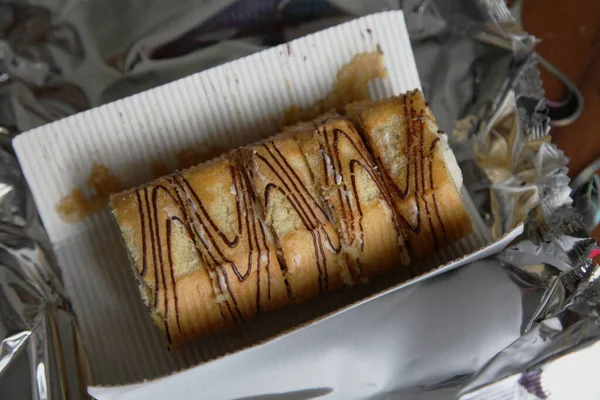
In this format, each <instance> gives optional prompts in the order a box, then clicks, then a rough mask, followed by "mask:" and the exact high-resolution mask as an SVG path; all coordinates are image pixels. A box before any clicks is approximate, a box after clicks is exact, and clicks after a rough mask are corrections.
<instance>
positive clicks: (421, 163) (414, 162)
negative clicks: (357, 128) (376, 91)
mask: <svg viewBox="0 0 600 400" xmlns="http://www.w3.org/2000/svg"><path fill="white" fill-rule="evenodd" d="M409 98H410V99H409ZM402 102H403V104H402V108H403V114H404V128H405V132H406V135H405V136H406V143H405V153H404V158H405V159H406V160H407V163H406V180H405V182H404V187H403V188H402V187H401V185H399V184H398V183H397V182H395V181H394V179H392V177H390V175H389V171H388V170H387V169H386V168H381V169H380V171H381V174H382V175H383V177H384V180H385V182H386V184H387V186H388V187H389V188H390V190H391V191H392V192H393V194H394V195H395V196H396V197H397V198H398V199H399V200H400V201H402V202H409V203H411V204H413V205H414V206H415V208H416V217H415V218H416V221H415V222H414V223H411V222H410V221H409V220H408V218H407V216H406V215H398V217H399V218H400V220H401V221H402V222H403V225H404V226H405V227H407V228H408V229H409V230H410V231H412V232H414V233H416V234H420V233H421V230H422V225H423V213H422V208H424V209H425V217H426V218H427V221H428V222H429V227H430V231H431V234H432V238H433V243H434V251H435V250H438V249H439V248H441V247H442V246H443V245H445V244H447V243H449V240H448V237H447V233H446V229H445V227H444V224H443V221H442V216H441V213H440V210H439V204H438V200H437V197H436V195H435V182H434V173H433V158H434V153H435V150H436V148H437V146H438V144H439V140H440V139H439V137H436V138H435V139H434V140H433V141H432V143H431V145H430V147H429V149H428V152H427V153H425V126H424V120H425V107H421V109H420V110H419V111H417V110H416V108H415V104H414V99H413V96H402ZM363 126H364V124H363ZM375 159H376V162H377V163H378V164H379V165H381V166H385V163H384V162H383V161H382V159H381V158H380V157H376V158H375ZM426 167H428V168H426ZM426 169H427V173H428V174H429V176H428V179H427V178H426ZM411 174H412V176H411ZM411 178H412V179H411ZM411 183H412V184H411ZM427 184H429V186H427ZM428 195H431V199H432V202H431V203H433V209H431V208H430V203H429V202H428V201H427V198H426V196H428ZM434 212H435V215H433V213H434ZM434 218H437V219H438V220H439V222H440V227H441V232H439V231H438V230H436V227H435V225H434V223H433V219H434ZM440 242H442V243H440ZM407 244H408V245H410V242H409V243H407Z"/></svg>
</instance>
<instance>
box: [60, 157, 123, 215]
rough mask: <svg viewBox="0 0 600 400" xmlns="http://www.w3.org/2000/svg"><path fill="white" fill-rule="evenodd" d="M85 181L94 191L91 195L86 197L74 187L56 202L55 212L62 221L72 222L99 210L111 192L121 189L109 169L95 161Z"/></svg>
mask: <svg viewBox="0 0 600 400" xmlns="http://www.w3.org/2000/svg"><path fill="white" fill-rule="evenodd" d="M87 183H88V185H89V187H90V189H92V191H93V192H94V194H93V195H92V196H91V197H89V198H86V197H85V196H84V195H83V193H82V192H81V190H80V189H74V190H73V191H71V193H69V194H68V195H67V196H65V197H63V198H62V199H60V200H59V202H58V203H57V204H56V212H57V213H58V216H59V217H60V219H62V220H63V221H64V222H66V223H68V224H74V223H77V222H79V221H81V220H83V219H84V218H85V217H87V216H88V215H91V214H93V213H95V212H97V211H100V210H101V209H102V208H103V207H104V206H105V205H106V204H107V203H108V198H109V197H110V195H111V194H113V193H118V192H120V191H122V190H123V187H122V186H121V184H120V182H119V180H118V179H117V177H116V176H115V175H113V173H112V172H111V171H110V169H108V167H107V166H106V165H102V164H97V163H94V164H93V165H92V170H91V172H90V176H89V178H88V182H87Z"/></svg>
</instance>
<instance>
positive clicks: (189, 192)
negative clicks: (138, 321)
mask: <svg viewBox="0 0 600 400" xmlns="http://www.w3.org/2000/svg"><path fill="white" fill-rule="evenodd" d="M229 173H230V175H231V179H232V182H233V185H234V187H235V197H236V201H235V203H236V210H235V212H236V216H237V227H236V228H237V229H236V231H235V235H234V236H233V237H227V236H226V234H225V233H224V232H223V230H222V229H220V228H219V226H218V225H217V224H216V222H215V220H214V219H213V218H212V216H211V215H210V213H209V212H208V211H207V208H206V207H205V205H204V204H203V202H202V201H201V199H200V197H199V196H198V194H197V193H196V191H195V190H194V189H193V187H192V185H191V184H190V183H189V181H188V180H187V179H186V178H185V177H183V176H182V175H181V174H180V173H175V174H173V175H171V176H170V177H168V178H167V181H166V182H165V183H164V184H156V185H154V186H146V187H142V188H140V189H137V190H136V191H135V194H136V199H137V205H138V212H139V221H140V228H141V232H142V237H141V241H142V268H141V270H140V271H139V273H140V275H141V276H142V277H143V278H145V276H146V275H147V273H148V272H149V270H150V268H149V265H152V266H153V268H152V269H153V271H152V273H153V275H154V276H153V282H154V288H153V289H154V300H153V304H151V306H152V307H153V308H154V309H156V310H157V311H162V313H163V315H164V324H165V326H164V328H165V332H166V336H167V339H168V341H169V343H171V329H173V328H176V329H178V330H179V334H180V335H181V334H182V329H181V325H180V322H179V316H178V298H177V287H176V279H175V272H174V266H173V254H172V225H173V224H178V225H179V226H181V227H182V228H184V230H185V232H186V234H187V235H188V236H189V238H190V239H191V241H192V243H193V245H194V248H195V251H196V253H197V256H198V257H199V258H200V259H201V260H202V261H203V263H204V265H205V266H206V273H207V274H208V275H209V277H210V279H211V280H212V282H213V288H214V290H215V293H214V294H215V297H216V298H217V299H223V298H224V301H222V302H219V307H220V308H221V314H222V315H223V316H226V315H228V316H229V318H230V320H231V321H233V322H234V323H236V324H237V323H238V322H242V321H244V318H245V316H244V315H243V313H242V312H241V311H240V308H239V305H238V301H237V299H236V296H235V294H234V292H233V290H232V289H231V285H230V279H237V280H238V281H239V282H244V281H245V280H247V279H248V277H250V276H251V274H252V272H253V270H255V269H256V270H258V277H257V283H256V284H257V288H256V300H255V303H256V304H255V307H256V314H259V313H260V310H261V297H260V294H261V290H262V289H265V288H261V287H260V286H261V279H260V274H262V273H263V268H264V273H266V276H267V287H266V291H267V292H266V293H267V299H270V298H271V276H270V274H271V272H270V264H271V255H270V251H269V247H268V244H267V235H266V234H265V230H264V229H265V228H264V227H263V225H262V224H261V223H260V221H259V220H258V218H257V217H256V215H255V212H254V203H253V199H252V197H251V194H250V191H249V189H248V186H247V181H246V180H245V179H244V176H243V175H242V173H241V171H240V170H239V169H238V168H237V167H235V166H233V165H230V168H229ZM159 194H162V195H164V196H165V198H167V199H168V201H169V204H171V205H173V206H174V207H175V210H176V211H175V212H171V214H173V215H168V214H167V212H166V211H164V210H162V211H160V208H159V206H160V205H161V204H160V203H161V200H160V199H159ZM161 228H164V231H165V237H163V235H162V234H161V231H162V229H161ZM242 239H243V241H244V242H245V243H247V245H248V248H249V251H248V258H247V262H246V263H245V265H239V263H235V262H233V261H232V260H230V259H228V258H227V256H226V254H225V250H226V249H233V248H235V247H237V246H238V245H239V243H240V240H242ZM162 244H165V246H163V245H162ZM147 249H150V252H149V251H148V250H147ZM164 252H166V254H163V253H164ZM263 255H266V257H264V256H263ZM167 279H168V280H169V281H167ZM198 307H199V308H200V307H202V305H201V304H198ZM171 312H172V313H174V314H173V315H174V319H175V323H176V327H173V326H172V325H171V323H170V318H169V315H170V313H171Z"/></svg>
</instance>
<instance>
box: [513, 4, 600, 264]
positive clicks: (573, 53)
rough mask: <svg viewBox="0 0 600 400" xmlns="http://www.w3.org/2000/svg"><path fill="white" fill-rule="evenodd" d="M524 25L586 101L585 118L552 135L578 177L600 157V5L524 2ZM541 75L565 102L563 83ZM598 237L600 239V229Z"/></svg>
mask: <svg viewBox="0 0 600 400" xmlns="http://www.w3.org/2000/svg"><path fill="white" fill-rule="evenodd" d="M510 3H511V2H510V1H509V4H510ZM522 23H523V27H524V29H525V30H526V31H527V32H529V33H531V34H533V35H535V36H536V37H538V38H539V39H540V40H541V42H540V43H539V44H538V46H537V51H538V53H539V54H541V55H542V56H543V57H544V58H545V59H546V60H548V61H549V62H550V63H552V64H553V65H555V66H556V67H557V68H558V69H559V70H561V71H562V72H563V73H564V74H565V75H567V76H568V77H569V78H570V79H571V80H572V81H573V82H575V83H576V84H577V86H578V87H579V89H580V90H581V91H582V93H583V95H584V97H585V103H586V104H585V108H584V110H583V114H582V115H581V117H580V118H579V119H578V120H577V121H575V122H574V123H573V124H571V125H569V126H566V127H562V128H553V129H552V131H551V133H552V140H553V141H554V143H556V145H557V146H558V147H559V148H561V149H562V150H563V151H564V152H565V154H566V155H567V157H569V159H570V162H569V175H570V176H571V178H573V177H575V176H576V175H577V174H578V173H579V172H580V171H581V170H582V169H583V168H584V167H585V166H586V165H588V164H589V163H591V162H593V161H594V160H595V159H597V158H600V0H570V1H565V0H524V2H523V11H522ZM541 76H542V80H543V82H544V88H545V90H546V97H548V98H549V99H552V100H559V99H561V98H562V97H563V96H564V94H565V88H564V87H563V85H562V84H561V83H560V81H559V80H558V79H556V78H555V77H554V76H553V75H551V74H550V73H548V72H547V71H545V70H544V69H541ZM592 236H593V237H594V238H595V239H596V240H600V228H597V229H596V230H595V231H594V232H593V234H592ZM598 261H600V260H598Z"/></svg>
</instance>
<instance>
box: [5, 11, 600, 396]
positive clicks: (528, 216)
mask: <svg viewBox="0 0 600 400" xmlns="http://www.w3.org/2000/svg"><path fill="white" fill-rule="evenodd" d="M398 7H400V8H402V9H403V10H404V12H405V16H406V19H407V25H408V28H409V31H410V34H411V39H412V43H413V47H414V52H415V57H416V59H417V64H418V67H419V73H420V76H421V80H422V84H423V89H424V91H425V94H426V97H427V98H428V101H429V103H430V105H431V106H432V108H433V110H434V113H435V114H436V117H437V119H438V122H439V124H440V126H441V128H442V129H444V130H445V131H446V132H449V133H450V134H451V135H450V136H451V140H452V146H453V148H454V149H455V153H456V155H457V159H458V161H459V163H460V164H461V167H462V169H463V173H464V175H465V176H464V181H465V185H466V186H467V188H468V190H469V191H470V193H471V196H472V197H473V199H474V200H475V201H476V204H477V205H478V207H479V209H480V211H481V214H482V216H483V217H484V219H485V220H486V221H487V223H488V225H489V227H490V233H491V234H492V236H493V237H500V236H502V235H503V234H504V233H505V232H507V231H508V230H510V229H511V228H512V227H514V226H516V225H517V224H519V223H521V222H525V224H526V225H525V226H526V229H525V232H524V234H523V235H522V237H521V238H520V239H519V240H517V241H515V242H514V243H512V244H511V245H510V246H509V247H508V248H507V249H506V250H505V251H504V252H503V253H501V254H499V255H498V256H496V257H493V258H490V259H487V260H484V261H480V262H478V263H475V264H472V265H470V266H467V267H464V268H465V272H464V273H460V274H454V275H453V276H450V277H445V278H444V280H441V281H440V280H436V282H434V286H435V285H437V286H436V287H437V289H436V290H437V293H442V292H444V291H445V293H448V296H450V295H452V294H453V293H459V292H464V291H465V290H466V291H472V290H473V289H479V291H480V292H482V293H486V292H487V293H496V295H495V296H494V297H493V298H490V297H492V296H485V295H484V294H482V295H480V297H473V299H474V301H478V302H481V305H480V306H479V309H480V310H489V311H488V312H486V313H485V316H484V318H487V319H489V322H490V325H493V323H492V322H499V321H500V320H499V319H500V318H505V319H509V320H510V322H511V323H517V326H518V329H517V332H516V333H515V334H514V335H513V336H514V337H503V338H502V340H499V339H498V338H495V337H491V336H490V335H489V332H488V331H486V330H484V329H476V328H475V325H474V324H473V323H472V320H471V319H469V317H468V316H466V315H462V317H461V312H460V309H459V310H458V311H457V313H456V315H457V317H456V318H449V319H448V320H446V321H445V323H446V324H448V325H440V326H437V327H436V329H438V331H437V334H436V335H433V336H432V337H433V338H431V339H429V340H432V342H430V343H425V344H424V348H431V349H443V348H447V347H448V346H452V345H453V343H454V342H453V341H457V340H462V341H464V340H467V339H466V338H463V339H460V338H452V335H453V333H455V332H457V331H459V330H460V329H462V331H464V332H465V334H466V336H467V337H468V338H469V340H470V341H473V342H474V343H486V344H488V345H489V346H487V347H486V349H485V351H483V350H481V349H475V348H473V349H471V350H470V351H472V352H473V354H471V355H466V356H472V358H469V357H463V358H465V359H470V360H476V361H473V362H471V364H473V365H469V366H466V363H463V364H460V363H459V362H455V363H454V364H453V363H452V362H449V363H447V364H446V363H445V364H443V365H441V366H440V367H439V368H437V369H436V371H435V372H432V371H430V370H429V369H426V368H424V369H421V370H420V371H419V374H418V375H419V376H418V377H417V378H416V379H415V382H419V383H415V384H413V385H412V386H410V385H408V384H407V385H406V386H405V387H404V388H400V389H399V388H397V387H396V388H394V389H393V390H390V391H388V392H386V393H382V395H381V397H382V398H384V397H385V398H399V399H402V398H411V399H416V398H418V399H435V398H452V397H455V396H458V397H460V398H461V399H469V400H470V399H477V398H498V399H505V398H506V399H508V398H539V399H545V398H549V397H550V396H552V398H594V397H596V396H598V394H599V393H598V388H597V385H594V379H591V378H592V376H591V374H592V373H593V369H592V368H589V367H584V366H586V365H592V362H593V361H592V360H595V359H597V357H598V355H600V350H599V349H600V346H599V345H598V343H600V342H599V341H598V339H600V327H599V326H598V324H599V320H598V305H599V304H600V297H599V295H598V293H600V291H599V289H600V286H599V283H598V276H600V270H599V267H598V266H596V265H594V264H592V262H591V261H590V260H589V259H588V256H589V254H590V251H591V250H592V249H593V248H594V246H595V243H594V241H593V240H592V239H590V238H589V237H588V235H587V233H586V230H585V227H584V225H583V224H582V222H581V220H580V218H579V217H578V215H577V213H576V212H575V211H574V209H573V208H572V207H571V204H570V203H571V200H570V197H569V194H570V189H569V186H568V185H569V180H568V178H567V175H566V161H567V160H566V158H565V157H564V155H563V154H562V152H560V151H559V150H558V149H556V147H554V145H552V144H551V143H550V140H549V136H548V131H549V122H550V121H549V118H548V117H547V113H546V105H545V100H544V97H543V91H542V88H541V83H540V79H539V75H538V72H537V67H536V65H537V59H536V55H535V52H534V45H535V39H534V38H533V37H531V36H530V35H528V34H527V33H525V32H523V31H522V29H521V28H520V27H519V26H518V25H517V24H516V23H515V21H514V19H513V18H512V16H511V15H510V13H509V11H508V10H507V9H506V6H505V5H504V2H503V1H501V0H451V1H449V0H405V1H400V2H397V1H392V0H372V1H369V2H361V1H341V0H336V1H325V0H318V1H312V2H309V1H304V0H278V1H275V0H261V1H250V0H241V1H237V2H234V1H231V0H229V1H217V0H205V1H202V2H196V3H193V4H191V3H189V2H188V1H185V0H177V1H169V2H166V1H160V0H146V1H144V2H139V1H134V0H124V1H120V2H111V3H106V2H102V1H98V0H91V1H87V2H71V1H67V0H52V1H49V2H45V4H42V3H41V2H37V1H33V0H29V1H15V2H8V3H7V2H5V3H2V4H0V139H2V140H1V141H0V144H1V145H2V146H3V148H4V150H1V151H0V339H1V340H2V343H1V346H0V398H3V399H4V398H7V399H29V398H33V399H60V398H69V399H77V398H83V397H85V396H86V389H85V388H86V385H88V384H92V383H93V377H92V376H91V375H90V373H89V370H88V367H87V363H86V360H85V354H84V351H83V346H82V344H81V340H80V338H79V334H78V330H77V324H76V320H75V316H74V315H73V313H72V312H71V309H70V306H69V302H68V299H66V298H65V296H64V289H63V287H62V283H61V278H60V270H59V268H58V267H57V266H56V265H55V263H54V261H53V259H52V257H51V252H50V251H49V248H48V244H47V240H46V239H45V235H44V232H43V228H42V227H41V224H40V223H39V220H38V218H37V214H36V211H35V206H34V205H33V203H32V200H31V197H30V195H29V193H28V191H27V188H26V184H25V182H24V180H23V177H22V175H21V174H20V171H19V167H18V165H17V163H16V161H15V159H14V156H13V155H12V153H11V150H10V140H11V138H12V137H14V135H16V134H18V133H19V132H22V131H25V130H28V129H31V128H33V127H35V126H38V125H40V124H43V123H47V122H50V121H53V120H56V119H59V118H62V117H64V116H66V115H70V114H72V113H75V112H78V111H81V110H84V109H87V108H89V107H93V106H97V105H100V104H103V103H105V102H108V101H112V100H115V99H118V98H121V97H124V96H126V95H129V94H133V93H136V92H139V91H141V90H145V89H148V88H150V87H153V86H156V85H158V84H161V83H165V82H168V81H171V80H173V79H176V78H178V77H181V76H185V75H188V74H190V73H193V72H197V71H199V70H201V69H205V68H209V67H211V66H214V65H218V64H221V63H223V62H227V61H229V60H232V59H235V58H238V57H241V56H243V55H247V54H250V53H252V52H256V51H258V50H261V49H263V48H265V47H268V46H272V45H275V44H279V43H281V42H284V41H287V40H291V39H293V38H295V37H298V36H301V35H304V34H307V33H310V32H313V31H315V30H319V29H323V28H325V27H327V26H331V25H334V24H337V23H340V22H343V21H345V20H348V19H351V18H355V17H357V16H360V15H364V14H368V13H372V12H376V11H382V10H387V9H396V8H398ZM392 73H393V71H392ZM473 272H477V273H478V274H479V275H477V276H480V278H478V279H475V280H474V279H473V276H472V273H473ZM469 276H471V277H470V278H469ZM492 278H493V279H492ZM477 282H479V284H480V285H489V287H486V288H481V287H473V286H474V285H477ZM481 289H484V290H481ZM475 292H476V291H475ZM503 294H505V295H507V296H509V295H510V296H513V298H514V299H516V300H517V302H518V303H519V304H520V306H519V307H518V308H519V309H518V310H514V311H512V312H511V314H510V315H507V314H506V313H504V314H502V315H499V314H498V313H497V312H494V309H495V304H497V305H500V302H502V295H503ZM474 296H475V295H474ZM486 301H487V303H485V302H486ZM484 303H485V304H484ZM434 315H437V314H434ZM448 321H452V322H451V323H448ZM500 322H504V321H500ZM431 324H433V325H434V324H435V321H433V322H431ZM457 328H460V329H457ZM485 335H487V336H485ZM423 340H425V339H423ZM511 342H512V344H511ZM507 345H508V347H507ZM503 348H504V350H502V349H503ZM490 349H492V350H490ZM431 351H434V350H431ZM465 351H466V350H465ZM588 375H589V376H588ZM307 389H310V388H307Z"/></svg>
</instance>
